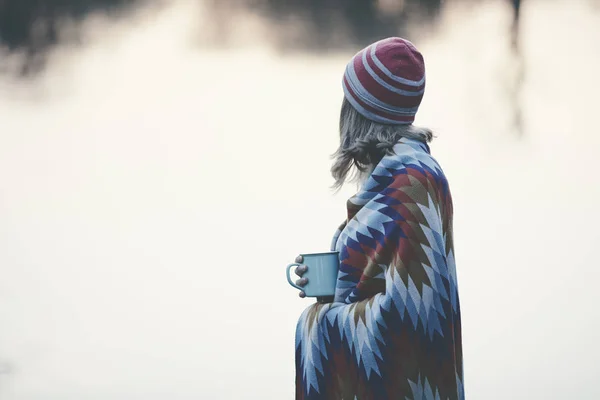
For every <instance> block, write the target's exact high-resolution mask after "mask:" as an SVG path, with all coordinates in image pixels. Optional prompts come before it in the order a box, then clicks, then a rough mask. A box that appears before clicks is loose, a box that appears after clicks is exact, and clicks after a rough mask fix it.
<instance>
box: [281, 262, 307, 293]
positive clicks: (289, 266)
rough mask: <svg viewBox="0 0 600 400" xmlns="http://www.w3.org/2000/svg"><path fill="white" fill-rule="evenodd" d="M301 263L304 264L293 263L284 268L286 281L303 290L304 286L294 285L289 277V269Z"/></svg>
mask: <svg viewBox="0 0 600 400" xmlns="http://www.w3.org/2000/svg"><path fill="white" fill-rule="evenodd" d="M301 265H304V264H298V263H293V264H290V265H288V266H287V269H286V270H285V274H286V276H287V280H288V283H289V284H290V285H292V286H293V287H295V288H296V289H298V290H304V288H303V287H300V286H298V285H296V284H295V283H294V282H292V278H290V270H291V269H292V267H299V266H301Z"/></svg>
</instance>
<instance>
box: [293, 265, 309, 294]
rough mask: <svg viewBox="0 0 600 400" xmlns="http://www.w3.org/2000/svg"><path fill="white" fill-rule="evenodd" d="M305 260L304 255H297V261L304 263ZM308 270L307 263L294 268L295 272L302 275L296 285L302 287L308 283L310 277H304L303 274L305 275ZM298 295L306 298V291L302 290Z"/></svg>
mask: <svg viewBox="0 0 600 400" xmlns="http://www.w3.org/2000/svg"><path fill="white" fill-rule="evenodd" d="M303 262H304V258H303V257H302V256H298V257H296V263H298V264H302V263H303ZM306 271H308V266H306V265H300V266H298V267H296V269H295V270H294V273H295V274H296V275H298V276H299V277H300V279H298V280H297V281H296V285H298V286H300V287H304V286H306V284H307V283H308V278H302V275H304V274H305V273H306ZM298 296H300V297H302V298H305V297H306V293H304V291H303V290H301V291H300V293H298Z"/></svg>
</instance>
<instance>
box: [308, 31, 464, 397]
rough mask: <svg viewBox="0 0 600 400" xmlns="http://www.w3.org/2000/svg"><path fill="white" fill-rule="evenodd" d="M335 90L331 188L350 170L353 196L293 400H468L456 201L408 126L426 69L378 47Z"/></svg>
mask: <svg viewBox="0 0 600 400" xmlns="http://www.w3.org/2000/svg"><path fill="white" fill-rule="evenodd" d="M343 87H344V102H343V105H342V111H341V118H340V147H339V149H338V150H337V152H336V153H335V155H334V157H335V161H334V163H333V167H332V174H333V177H334V178H335V186H336V187H338V188H339V187H341V186H342V185H343V184H344V183H345V182H346V181H347V180H348V179H349V178H350V176H349V175H350V173H351V170H352V169H353V168H354V169H355V179H359V181H360V182H361V189H360V190H359V192H358V193H357V194H356V195H355V196H353V197H352V198H351V199H350V200H349V201H348V203H347V205H348V219H347V221H346V222H345V223H344V224H342V226H341V227H340V229H339V230H338V231H337V233H336V235H335V236H334V240H333V244H332V250H335V251H339V252H340V271H339V274H338V279H337V287H336V294H335V297H334V298H333V299H331V300H332V302H327V301H323V299H321V301H318V302H317V303H315V304H313V305H312V306H310V307H309V308H308V309H306V310H305V311H304V313H303V314H302V316H301V317H300V321H299V322H298V326H297V330H296V399H328V400H333V399H344V400H355V399H358V400H365V399H402V400H408V399H410V400H430V399H431V400H438V399H439V400H446V399H450V400H461V399H464V393H463V365H462V347H461V324H460V305H459V301H458V291H457V281H456V270H455V264H454V251H453V242H452V199H451V196H450V191H449V188H448V183H447V181H446V178H445V176H444V173H443V172H442V169H441V168H440V166H439V165H438V163H437V162H436V161H435V160H434V159H433V158H432V156H431V155H430V149H429V146H428V142H430V141H431V139H432V136H433V135H432V133H431V131H430V130H428V129H424V128H417V127H415V126H413V125H412V122H413V121H414V117H415V114H416V112H417V109H418V107H419V105H420V103H421V99H422V97H423V93H424V89H425V67H424V62H423V57H422V55H421V54H420V53H419V52H418V51H417V49H416V48H415V47H414V46H413V44H411V43H410V42H408V41H407V40H404V39H401V38H388V39H384V40H381V41H379V42H376V43H374V44H372V45H371V46H368V47H367V48H365V49H363V50H362V51H361V52H359V53H358V54H356V55H355V56H354V57H353V58H352V60H351V61H350V62H349V63H348V66H347V67H346V71H345V74H344V80H343ZM299 262H302V260H299ZM305 272H306V267H298V268H297V270H296V274H298V275H299V276H300V277H301V276H302V275H303V274H304V273H305ZM307 282H308V281H307V279H306V278H301V279H299V280H298V281H297V284H298V285H300V286H304V285H306V284H307ZM300 296H301V297H304V293H303V292H300Z"/></svg>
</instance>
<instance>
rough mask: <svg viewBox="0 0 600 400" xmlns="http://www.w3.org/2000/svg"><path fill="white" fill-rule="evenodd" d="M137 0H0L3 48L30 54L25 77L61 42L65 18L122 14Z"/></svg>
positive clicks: (0, 30) (26, 62) (24, 70)
mask: <svg viewBox="0 0 600 400" xmlns="http://www.w3.org/2000/svg"><path fill="white" fill-rule="evenodd" d="M135 1H136V0H49V1H48V0H0V46H1V47H6V48H8V50H9V51H13V50H22V51H23V52H24V54H25V55H26V61H25V64H24V65H23V70H22V71H21V72H22V73H23V74H28V73H30V72H35V71H37V70H38V69H39V68H40V67H41V66H42V61H43V53H44V52H45V51H46V50H47V49H48V48H49V47H50V46H52V45H54V44H56V43H57V41H58V40H59V35H58V33H59V30H58V28H59V24H60V22H61V21H62V20H64V19H65V18H70V19H72V20H79V19H81V18H83V17H85V16H86V15H87V14H89V13H90V12H92V11H96V10H103V11H105V12H108V13H115V12H122V10H123V7H126V6H129V5H131V4H133V3H134V2H135Z"/></svg>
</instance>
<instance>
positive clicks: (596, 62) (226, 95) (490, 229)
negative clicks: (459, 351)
mask: <svg viewBox="0 0 600 400" xmlns="http://www.w3.org/2000/svg"><path fill="white" fill-rule="evenodd" d="M449 3H450V2H449ZM506 3H507V2H506ZM506 3H505V2H503V1H497V2H493V1H492V2H489V3H486V4H485V5H467V6H460V5H449V6H448V7H447V8H446V9H445V11H444V13H443V15H442V17H441V21H440V25H439V27H438V29H437V31H435V32H434V33H432V34H430V35H425V36H422V37H421V39H419V40H418V41H417V40H415V42H416V44H417V45H418V47H419V48H420V49H421V51H422V52H423V53H424V54H425V57H426V62H427V67H428V89H427V93H426V95H425V100H424V103H423V105H422V109H421V111H420V113H419V115H418V120H417V123H419V124H422V125H427V126H429V127H431V128H433V129H434V130H435V131H436V133H437V134H438V136H439V137H438V138H437V139H436V140H435V141H434V142H433V144H432V149H433V154H434V156H436V158H437V159H438V160H439V162H440V163H441V164H442V166H443V167H444V169H445V171H446V174H447V176H448V179H449V180H450V184H451V189H452V190H453V195H454V202H455V235H456V238H455V242H456V253H457V262H458V273H459V290H460V295H461V301H462V311H463V333H464V343H463V346H464V358H465V380H466V394H467V398H468V399H474V400H480V399H481V400H506V399H515V400H516V399H524V400H525V399H528V400H531V399H581V400H594V399H598V398H600V385H598V380H599V379H600V367H598V360H599V359H600V348H599V346H598V344H597V343H598V340H597V338H598V329H599V328H600V315H599V312H598V308H597V304H598V301H599V300H600V294H599V293H598V284H597V283H598V279H600V272H599V268H598V267H599V264H598V255H597V249H598V246H599V244H598V242H599V241H600V234H599V233H598V232H599V231H598V229H599V224H600V215H599V213H598V208H597V207H598V203H599V202H600V178H599V172H600V160H599V159H598V154H597V150H598V147H599V145H600V137H599V135H598V121H597V116H598V101H597V90H598V87H600V75H598V71H600V47H599V46H598V43H600V28H599V27H600V13H599V12H598V10H597V9H594V7H593V2H591V1H589V2H587V1H568V0H561V1H558V0H557V1H554V2H549V1H545V0H537V1H535V0H531V1H526V2H524V9H523V17H524V20H523V27H522V28H523V32H522V33H523V37H522V45H523V46H522V47H523V51H524V56H525V74H526V75H525V82H524V87H523V97H522V98H523V105H524V107H523V111H524V128H525V134H524V136H522V137H520V136H519V135H518V134H517V133H516V132H514V131H513V130H511V124H510V118H511V107H510V97H508V96H507V89H506V87H507V85H510V84H511V82H512V79H513V76H512V75H511V74H512V73H511V71H512V70H513V67H514V60H512V59H511V56H510V51H509V46H508V43H509V38H508V36H507V32H508V26H509V24H510V17H511V15H510V9H509V8H508V6H507V4H506ZM190 4H191V2H186V1H180V2H172V4H171V5H168V6H166V7H163V8H161V9H156V8H153V7H146V8H142V9H140V10H139V12H138V13H136V15H135V17H134V18H128V19H126V20H122V21H110V20H107V19H106V18H103V17H102V16H94V17H93V18H91V19H90V20H89V21H87V22H86V23H84V24H83V28H82V29H83V31H84V38H85V40H84V45H83V46H81V47H77V48H75V47H71V46H67V45H65V46H61V47H59V48H58V49H57V50H56V51H55V52H53V54H52V55H51V57H50V63H49V66H48V69H47V70H46V71H45V73H44V74H43V75H42V76H41V77H40V78H39V79H37V80H35V81H33V82H30V83H25V82H19V81H16V80H14V79H12V78H9V77H8V76H4V77H0V89H1V90H0V273H1V279H0V363H1V364H2V371H0V372H2V374H0V399H2V400H55V399H56V400H84V399H85V400H88V399H89V400H130V399H144V400H158V399H160V400H163V399H169V400H183V399H290V398H293V392H294V342H293V341H294V329H295V323H296V320H297V317H298V316H299V314H300V312H301V311H302V310H303V309H304V308H305V307H306V306H308V305H309V300H300V299H299V298H298V297H297V294H296V292H295V290H293V289H292V288H290V287H289V286H288V285H287V283H286V281H285V278H284V267H285V266H286V264H287V263H288V262H291V261H292V260H293V259H294V257H295V256H296V254H297V253H299V252H310V251H320V250H324V249H327V248H328V246H329V242H330V238H331V235H332V234H333V232H334V230H335V228H336V227H337V225H338V224H339V223H340V222H341V221H342V220H343V218H344V216H345V201H346V198H347V197H348V196H350V195H352V194H353V189H354V188H353V187H346V188H345V189H344V190H343V191H342V192H341V193H339V194H338V195H335V196H334V195H333V193H332V192H331V190H330V189H329V185H330V184H331V179H330V177H329V166H330V160H329V158H328V157H329V154H331V153H332V152H333V151H334V150H335V147H336V144H337V143H336V141H337V131H336V128H337V118H338V112H339V106H340V103H341V97H342V90H341V76H342V73H343V69H344V66H345V63H346V62H347V60H348V59H349V57H351V56H352V54H353V52H340V53H332V54H329V55H327V56H325V55H322V56H315V55H307V54H298V53H297V54H292V55H287V56H281V55H278V54H277V53H276V52H275V51H273V50H271V49H270V47H269V45H268V39H267V36H268V35H269V34H270V32H269V30H268V27H264V26H261V23H260V21H259V20H257V19H256V18H254V17H252V18H251V17H249V16H243V15H238V16H236V17H235V18H236V21H237V22H236V23H234V24H232V26H234V27H235V30H234V32H233V36H232V38H233V42H232V46H231V47H229V48H227V49H218V48H215V47H203V46H201V44H202V43H203V41H208V40H209V38H208V37H207V36H206V35H205V33H206V32H209V31H210V29H209V28H210V15H207V14H206V13H203V11H202V9H201V7H192V6H191V5H190ZM205 39H206V40H205ZM356 50H358V49H356ZM1 57H2V58H3V59H4V61H3V62H9V63H10V62H13V61H14V60H13V59H12V58H8V59H7V58H6V57H7V56H6V55H5V54H4V55H2V56H1ZM399 356H401V355H399Z"/></svg>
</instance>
